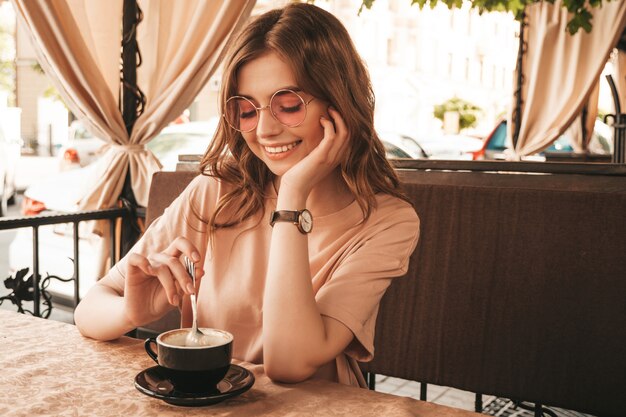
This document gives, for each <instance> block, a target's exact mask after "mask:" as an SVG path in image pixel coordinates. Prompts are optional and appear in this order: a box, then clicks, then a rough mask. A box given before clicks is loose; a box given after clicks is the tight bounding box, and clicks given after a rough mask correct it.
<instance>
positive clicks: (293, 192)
mask: <svg viewBox="0 0 626 417" xmlns="http://www.w3.org/2000/svg"><path fill="white" fill-rule="evenodd" d="M307 197H308V193H304V192H302V191H301V190H298V189H291V188H289V187H288V186H284V187H283V186H281V187H280V190H279V192H278V199H277V200H276V209H277V210H301V209H303V208H306V200H307Z"/></svg>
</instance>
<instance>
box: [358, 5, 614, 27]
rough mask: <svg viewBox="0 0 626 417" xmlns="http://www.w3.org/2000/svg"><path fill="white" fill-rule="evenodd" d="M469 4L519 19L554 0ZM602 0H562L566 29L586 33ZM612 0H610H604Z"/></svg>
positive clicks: (483, 10) (367, 6)
mask: <svg viewBox="0 0 626 417" xmlns="http://www.w3.org/2000/svg"><path fill="white" fill-rule="evenodd" d="M374 1H375V0H363V3H362V4H361V8H360V9H359V13H361V11H362V10H363V7H365V8H367V9H369V8H371V7H372V5H373V4H374ZM405 1H410V2H411V5H414V4H416V5H418V6H419V8H420V9H421V8H423V7H424V6H425V5H426V4H428V5H429V6H430V7H431V8H434V7H435V6H436V5H437V4H438V3H443V4H445V5H447V6H448V8H449V9H451V8H453V7H458V8H460V7H461V6H463V0H405ZM467 1H469V3H470V4H471V7H472V8H475V9H478V11H479V13H483V12H485V11H487V12H492V11H500V12H504V11H506V12H512V13H513V15H514V16H515V19H517V20H521V19H522V13H523V12H524V8H525V7H526V6H528V5H530V4H533V3H541V2H543V1H547V2H548V3H551V4H554V0H467ZM602 1H603V0H563V1H562V3H561V4H562V7H565V8H566V9H567V11H568V12H569V13H570V14H571V18H570V21H569V22H568V23H567V30H568V31H569V33H571V34H572V35H573V34H574V33H576V32H578V30H579V29H580V28H583V30H584V31H585V32H587V33H589V32H590V31H591V18H592V17H593V16H592V15H591V12H590V11H589V10H590V8H596V7H600V5H601V4H602ZM604 1H607V2H608V1H612V0H604Z"/></svg>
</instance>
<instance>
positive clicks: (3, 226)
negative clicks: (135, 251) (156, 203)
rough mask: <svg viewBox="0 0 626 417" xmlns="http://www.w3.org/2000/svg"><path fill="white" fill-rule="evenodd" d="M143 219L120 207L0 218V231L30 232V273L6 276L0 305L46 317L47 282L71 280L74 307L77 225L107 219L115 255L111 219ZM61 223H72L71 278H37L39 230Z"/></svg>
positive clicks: (138, 211)
mask: <svg viewBox="0 0 626 417" xmlns="http://www.w3.org/2000/svg"><path fill="white" fill-rule="evenodd" d="M131 215H132V216H137V217H145V209H144V208H142V207H139V208H137V209H135V210H132V211H131V210H130V208H129V207H126V206H124V207H120V208H112V209H104V210H94V211H80V212H76V213H69V214H61V213H51V214H40V215H37V216H26V217H17V218H0V230H11V229H18V228H21V227H30V228H31V229H32V231H33V264H32V268H33V272H32V274H31V275H30V276H29V277H28V278H26V275H27V274H28V271H29V268H24V269H20V270H19V271H18V272H17V273H16V274H15V277H8V278H7V279H5V280H4V285H5V287H6V288H7V289H9V290H11V293H9V294H8V295H6V296H3V297H0V305H2V303H4V302H5V301H11V302H12V303H13V304H15V305H16V306H17V307H18V311H19V312H21V313H26V312H28V313H30V314H32V315H34V316H38V317H46V318H47V317H49V316H50V311H49V310H51V309H52V297H51V295H50V293H49V292H48V291H46V289H47V288H48V286H49V285H50V282H51V280H53V279H56V280H59V281H63V282H69V281H74V305H76V304H78V302H79V301H80V298H79V281H80V277H79V270H78V263H79V244H78V239H79V236H78V225H79V223H80V222H81V221H86V220H109V232H110V235H111V236H112V237H113V238H112V239H110V251H111V253H112V254H114V253H116V247H117V245H116V240H117V239H116V238H115V235H116V232H115V220H116V219H118V218H122V219H124V218H127V217H129V216H131ZM61 223H73V226H74V235H73V240H74V257H73V258H69V259H70V260H72V262H73V263H74V276H73V277H72V278H68V279H65V278H61V277H59V276H57V275H50V274H47V276H46V277H45V278H43V279H41V275H40V274H39V233H38V231H39V227H40V226H44V225H53V224H61ZM114 263H115V259H114V257H111V265H113V264H114ZM42 298H43V303H44V305H45V306H47V309H46V310H44V313H45V316H44V314H42V312H41V309H40V301H41V299H42ZM24 301H32V302H33V311H32V312H31V311H30V310H26V309H24V307H23V306H22V303H23V302H24Z"/></svg>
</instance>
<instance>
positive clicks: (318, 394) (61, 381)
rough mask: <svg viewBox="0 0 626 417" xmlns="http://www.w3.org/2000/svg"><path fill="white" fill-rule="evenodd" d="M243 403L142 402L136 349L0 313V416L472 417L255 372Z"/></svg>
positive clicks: (132, 342) (137, 344) (142, 357)
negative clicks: (279, 380) (275, 379)
mask: <svg viewBox="0 0 626 417" xmlns="http://www.w3.org/2000/svg"><path fill="white" fill-rule="evenodd" d="M236 363H237V364H239V365H241V366H244V367H245V368H247V369H248V370H250V371H251V372H253V373H254V375H255V378H256V382H255V384H254V386H253V387H252V388H251V389H250V390H249V391H248V392H246V393H244V394H243V395H241V396H239V397H236V398H231V399H228V400H226V401H224V402H222V403H219V404H215V405H211V406H207V407H197V408H189V407H179V406H174V405H170V404H167V403H165V402H163V401H161V400H157V399H154V398H151V397H148V396H146V395H144V394H142V393H140V392H139V391H137V390H136V389H135V387H134V384H133V383H134V378H135V375H137V373H139V372H140V371H142V370H143V369H145V368H147V367H150V366H153V365H154V362H153V361H152V360H151V359H150V358H149V357H148V355H147V354H146V353H145V351H144V347H143V341H142V340H137V339H132V338H128V337H122V338H120V339H119V340H116V341H112V342H98V341H95V340H91V339H88V338H85V337H83V336H82V335H81V334H80V333H79V332H78V329H77V328H76V327H75V326H73V325H70V324H67V323H61V322H57V321H52V320H44V319H40V318H36V317H32V316H29V315H23V314H18V313H14V312H11V311H6V310H0V370H1V371H0V387H1V389H0V415H2V416H4V415H7V416H8V415H10V416H29V417H30V416H44V415H45V416H47V415H50V416H65V415H71V416H74V415H76V416H83V415H89V416H107V417H109V416H116V415H123V416H126V417H130V416H155V415H158V416H179V415H180V416H183V415H184V416H196V415H209V414H210V415H212V416H342V417H344V416H423V417H430V416H444V417H470V416H480V415H479V414H476V413H472V412H468V411H464V410H459V409H455V408H450V407H445V406H441V405H436V404H433V403H427V402H422V401H417V400H414V399H412V398H406V397H399V396H394V395H390V394H383V393H379V392H374V391H369V390H366V389H361V388H355V387H349V386H345V385H340V384H337V383H332V382H328V381H319V380H317V381H305V382H302V383H299V384H279V383H275V382H272V381H271V380H270V379H269V378H268V377H267V376H266V375H265V374H264V373H263V367H262V366H261V365H253V364H249V363H245V362H236Z"/></svg>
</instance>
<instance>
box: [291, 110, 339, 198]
mask: <svg viewBox="0 0 626 417" xmlns="http://www.w3.org/2000/svg"><path fill="white" fill-rule="evenodd" d="M328 114H329V115H330V117H331V118H332V121H331V120H329V119H328V118H326V117H324V116H322V117H321V118H320V124H321V125H322V127H323V129H324V137H323V139H322V140H321V141H320V143H319V145H318V146H316V147H315V149H313V150H312V151H311V152H310V153H309V154H308V155H307V156H306V157H305V158H303V159H302V160H301V161H300V162H298V163H297V164H296V165H294V166H293V167H292V168H290V169H289V170H288V171H287V172H286V173H285V174H284V175H283V177H282V179H281V182H280V184H281V185H280V186H281V189H282V188H283V187H285V186H287V187H289V188H290V189H294V190H299V191H300V192H303V193H304V194H305V195H308V194H309V193H310V192H311V190H312V189H313V187H314V186H315V185H316V184H317V183H318V182H320V181H321V180H322V179H324V178H325V177H326V176H327V175H329V174H330V173H331V172H333V171H334V170H335V169H336V168H337V167H338V166H339V165H340V164H341V162H342V161H343V159H344V158H345V155H346V152H347V150H348V144H349V138H350V132H348V128H347V127H346V124H345V122H344V120H343V118H342V117H341V115H340V114H339V112H338V111H337V110H335V109H334V108H333V107H329V108H328Z"/></svg>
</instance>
